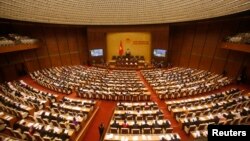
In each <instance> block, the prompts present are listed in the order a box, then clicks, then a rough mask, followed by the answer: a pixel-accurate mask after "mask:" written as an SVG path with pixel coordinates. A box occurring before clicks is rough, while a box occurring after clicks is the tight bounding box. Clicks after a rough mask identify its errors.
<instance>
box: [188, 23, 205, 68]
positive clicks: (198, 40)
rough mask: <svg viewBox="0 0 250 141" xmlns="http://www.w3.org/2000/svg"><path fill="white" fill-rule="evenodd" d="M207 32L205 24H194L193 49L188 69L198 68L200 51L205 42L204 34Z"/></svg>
mask: <svg viewBox="0 0 250 141" xmlns="http://www.w3.org/2000/svg"><path fill="white" fill-rule="evenodd" d="M207 30H208V25H207V23H197V24H196V34H195V38H194V41H193V48H192V52H191V56H190V59H189V67H191V68H198V67H199V62H200V58H201V56H202V55H201V54H202V49H203V46H204V44H205V41H206V33H207Z"/></svg>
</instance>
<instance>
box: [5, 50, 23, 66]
mask: <svg viewBox="0 0 250 141" xmlns="http://www.w3.org/2000/svg"><path fill="white" fill-rule="evenodd" d="M6 57H7V61H8V64H16V63H21V62H24V58H23V55H22V53H20V52H10V53H7V54H6Z"/></svg>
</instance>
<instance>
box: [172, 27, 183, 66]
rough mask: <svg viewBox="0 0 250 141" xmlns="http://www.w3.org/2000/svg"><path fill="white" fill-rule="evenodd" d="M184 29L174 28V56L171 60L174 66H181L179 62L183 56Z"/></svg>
mask: <svg viewBox="0 0 250 141" xmlns="http://www.w3.org/2000/svg"><path fill="white" fill-rule="evenodd" d="M182 30H183V28H182V27H180V26H176V27H173V32H174V34H173V38H172V54H171V58H172V59H171V60H172V61H173V62H171V63H172V65H173V66H179V60H180V55H181V46H182V40H183V31H182Z"/></svg>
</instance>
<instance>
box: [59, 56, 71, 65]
mask: <svg viewBox="0 0 250 141" xmlns="http://www.w3.org/2000/svg"><path fill="white" fill-rule="evenodd" d="M61 59H62V65H63V66H70V65H71V59H70V55H69V54H62V55H61Z"/></svg>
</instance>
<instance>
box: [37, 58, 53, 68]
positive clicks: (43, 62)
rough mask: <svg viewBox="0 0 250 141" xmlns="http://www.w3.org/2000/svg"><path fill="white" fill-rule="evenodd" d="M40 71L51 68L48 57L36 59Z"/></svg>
mask: <svg viewBox="0 0 250 141" xmlns="http://www.w3.org/2000/svg"><path fill="white" fill-rule="evenodd" d="M38 61H39V64H40V67H41V69H45V68H51V61H50V57H40V58H39V59H38Z"/></svg>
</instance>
